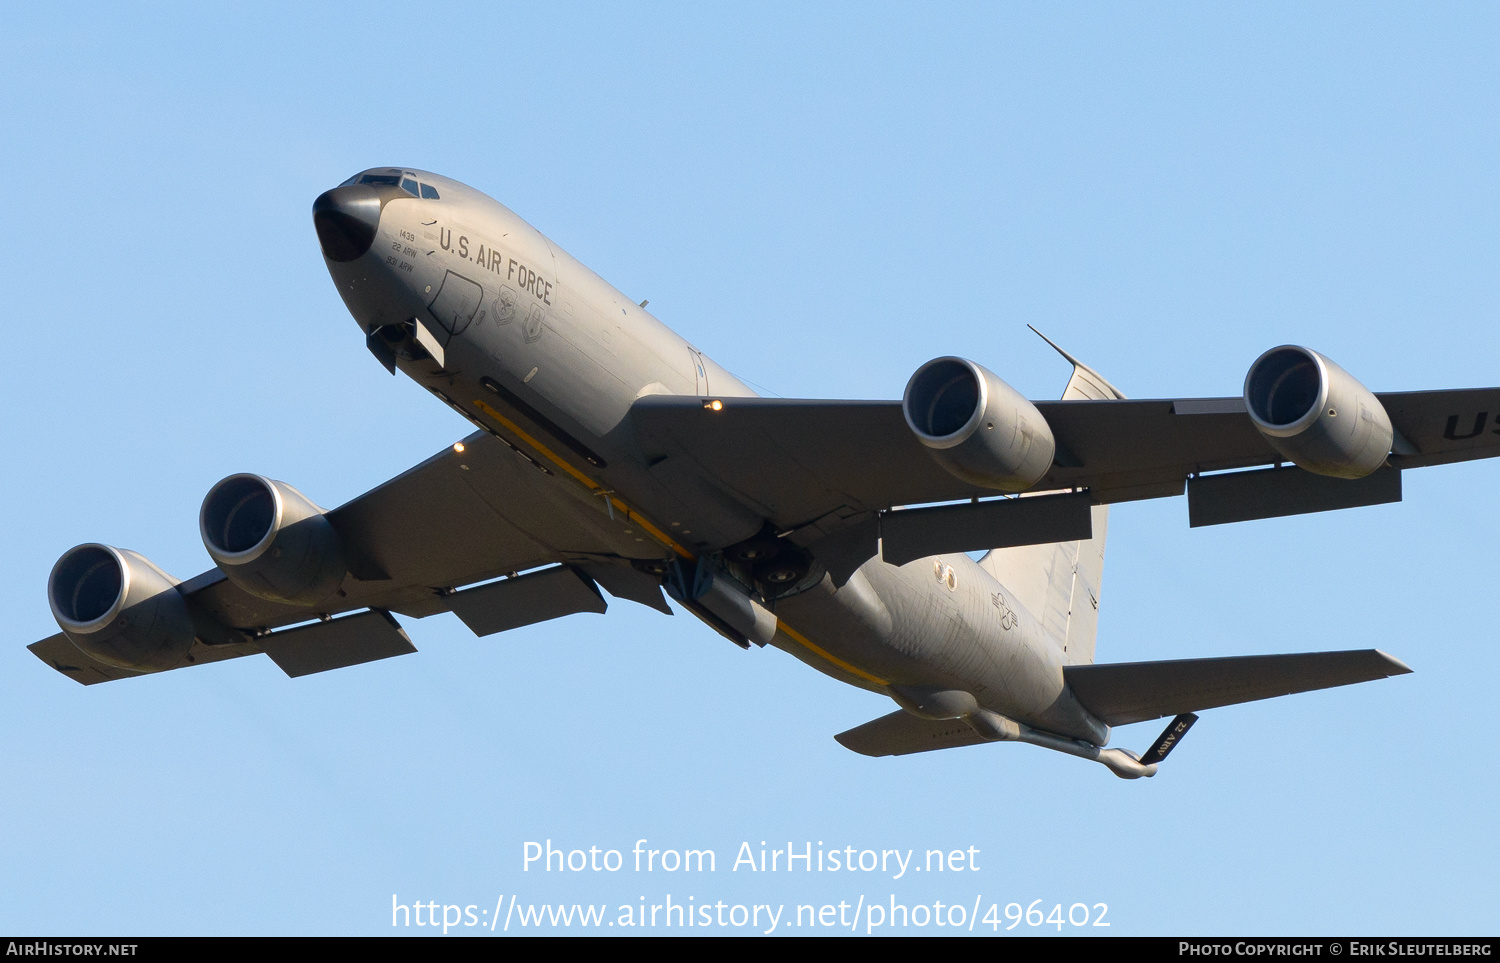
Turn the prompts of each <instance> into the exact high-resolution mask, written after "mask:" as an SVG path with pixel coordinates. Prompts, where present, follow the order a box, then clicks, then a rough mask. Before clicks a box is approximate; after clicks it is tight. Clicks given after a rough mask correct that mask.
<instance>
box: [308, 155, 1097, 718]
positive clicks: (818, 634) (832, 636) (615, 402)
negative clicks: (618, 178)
mask: <svg viewBox="0 0 1500 963" xmlns="http://www.w3.org/2000/svg"><path fill="white" fill-rule="evenodd" d="M371 174H374V175H380V174H389V175H390V176H397V175H399V176H400V177H401V178H403V179H407V180H408V181H419V182H420V184H425V185H427V186H428V190H427V191H426V193H427V194H429V195H430V194H436V195H437V196H436V197H430V196H429V197H421V196H412V195H413V192H412V190H411V188H407V189H406V190H403V189H401V187H400V186H399V185H394V186H393V185H391V184H376V185H373V186H367V185H354V186H351V187H341V188H340V189H339V190H340V191H344V192H345V193H346V194H348V195H349V196H351V197H353V196H355V195H356V188H357V189H358V191H361V192H363V193H362V194H360V195H359V196H358V197H356V200H359V202H360V203H362V204H364V205H365V210H366V212H370V211H373V212H375V213H373V214H370V213H366V214H365V215H363V216H365V218H366V220H367V221H368V222H370V223H369V225H368V226H369V227H371V228H373V237H370V238H369V246H368V249H367V250H364V251H363V252H362V253H357V254H355V253H354V251H348V252H345V253H346V254H353V255H354V256H351V257H348V258H347V259H345V260H336V259H334V258H327V263H328V268H329V271H330V273H331V275H332V276H333V279H334V281H335V283H336V284H337V287H338V290H339V293H340V295H341V296H342V297H343V299H344V302H345V304H346V305H347V306H348V308H349V310H350V312H351V313H352V314H353V316H354V318H355V320H356V321H358V322H359V324H360V326H361V328H362V329H363V330H364V331H365V332H366V334H367V335H370V336H371V339H372V341H374V339H376V338H380V337H382V334H383V333H385V332H391V334H390V336H389V337H387V338H386V342H387V343H388V346H389V347H388V350H389V351H390V353H391V355H392V356H393V357H392V358H391V363H393V364H394V366H395V367H398V368H399V369H400V370H401V371H402V372H403V373H405V374H406V375H408V376H409V377H411V378H412V379H413V380H415V381H416V382H417V383H419V384H421V385H423V386H424V387H426V388H428V389H429V390H430V391H432V392H433V393H434V394H436V395H438V396H439V397H440V398H441V399H442V400H443V401H445V402H446V403H448V404H449V405H451V406H452V407H454V408H455V409H457V410H458V411H460V412H461V413H462V414H463V415H464V416H465V417H466V418H468V419H469V420H470V421H472V422H473V423H474V424H476V425H478V426H479V427H481V428H483V429H484V430H486V431H489V432H490V433H491V434H494V435H496V436H497V437H500V438H501V439H502V440H504V441H505V442H506V443H507V444H509V445H511V446H512V447H513V448H514V449H515V450H516V451H517V453H518V455H520V456H521V457H523V458H525V459H527V460H530V461H531V462H532V463H533V464H534V465H536V466H537V467H538V468H539V469H544V470H545V471H546V472H548V473H550V477H549V478H547V483H549V484H551V485H553V486H557V487H558V488H559V489H561V491H560V492H559V494H558V497H559V498H561V499H563V500H564V502H566V503H569V504H576V510H577V511H578V512H579V513H588V514H591V515H592V516H595V517H597V515H598V513H599V511H600V509H601V508H602V509H604V510H605V511H607V512H608V518H609V520H610V521H611V522H614V523H616V524H613V525H611V526H606V528H607V531H608V533H609V534H608V537H609V538H610V546H611V548H612V549H613V551H614V552H615V553H616V554H617V555H618V556H619V557H620V558H623V559H635V560H641V561H649V560H652V559H668V560H679V559H682V560H692V559H697V558H699V557H709V558H711V557H715V555H716V553H719V552H721V551H722V550H723V549H725V548H726V547H728V546H731V545H734V544H736V543H741V542H743V541H744V540H746V539H750V538H753V537H755V536H756V535H757V532H759V531H761V529H762V528H763V526H764V525H765V522H764V519H763V518H762V517H761V516H760V515H759V514H757V513H756V512H755V511H754V510H753V509H752V508H750V507H748V506H746V505H745V504H743V503H742V502H741V501H739V500H736V499H735V498H734V497H733V496H732V495H730V494H729V493H727V492H726V491H724V489H723V488H722V487H721V486H718V485H715V484H714V483H713V481H712V480H711V479H708V478H705V477H702V476H701V475H699V474H697V473H695V472H694V471H693V470H692V466H678V465H657V464H650V463H649V458H648V457H647V455H646V453H645V452H644V451H643V450H642V448H641V445H640V444H639V443H638V442H637V440H636V435H635V431H634V430H633V427H632V425H631V422H630V411H631V406H632V404H633V403H635V402H636V400H637V399H639V398H642V397H645V396H648V395H653V394H671V395H678V396H697V397H702V398H704V399H705V402H706V403H707V402H711V399H714V398H725V397H733V396H746V395H753V394H754V392H752V391H751V390H750V389H749V388H748V387H746V386H745V385H744V384H743V383H742V382H740V381H739V380H738V379H736V378H735V377H734V376H733V375H731V374H730V373H729V372H728V371H726V370H725V369H723V368H722V367H720V366H719V365H717V364H715V363H714V362H713V361H712V360H710V359H709V358H707V357H705V356H704V355H703V354H702V353H701V352H699V351H698V350H697V349H696V348H695V347H694V346H693V345H691V344H689V343H688V342H687V341H685V340H683V339H682V338H681V337H679V336H678V335H677V334H675V333H674V332H673V331H671V330H670V329H669V328H667V327H666V326H665V325H664V324H662V323H661V322H660V321H658V320H657V319H656V318H655V317H653V316H652V315H651V314H650V313H649V312H647V311H646V310H645V309H644V308H643V307H641V306H639V305H637V304H636V303H635V302H633V301H631V300H630V299H629V298H627V297H625V295H623V294H622V293H620V292H619V291H618V290H616V289H615V288H614V287H612V286H611V285H610V284H608V283H607V282H605V281H604V280H603V279H602V278H600V277H599V276H598V275H596V274H594V273H593V272H592V271H590V270H589V269H588V268H586V267H584V266H583V265H582V264H580V263H579V262H578V261H577V260H575V259H574V258H572V257H571V256H570V255H568V254H567V253H566V252H565V251H563V250H561V249H560V248H558V247H557V246H556V245H555V244H553V243H552V242H550V241H549V240H548V239H547V238H546V237H544V236H543V235H542V234H541V233H539V232H538V231H537V230H536V229H535V228H533V227H531V226H530V225H529V224H527V223H526V222H525V221H524V220H522V219H521V218H520V217H518V216H517V215H516V214H515V213H513V212H512V211H510V210H509V209H507V208H506V207H504V206H503V205H501V204H499V203H498V202H496V201H494V200H493V199H491V198H489V197H487V196H486V195H484V194H481V193H479V192H478V191H475V190H473V189H472V188H469V187H466V186H465V185H463V184H460V183H458V182H455V181H452V180H449V179H447V178H444V177H440V176H437V175H433V174H427V173H424V172H420V171H410V170H407V171H401V170H398V169H395V168H391V169H375V170H373V171H370V172H366V176H368V175H371ZM353 180H355V179H351V181H353ZM334 193H335V192H330V194H329V195H325V197H329V196H330V195H333V194H334ZM419 193H420V192H419ZM365 194H367V195H369V197H364V195H365ZM370 198H376V199H378V205H379V206H378V208H376V207H374V206H373V205H374V203H375V201H374V200H371V199H370ZM321 203H323V199H322V198H320V204H321ZM351 209H353V208H351ZM339 216H343V215H342V214H340V215H339ZM377 218H378V220H377ZM350 233H356V234H357V233H358V231H357V230H351V232H350ZM322 236H323V228H322V227H321V226H320V237H322ZM324 250H325V257H327V254H328V251H329V243H328V240H327V239H326V238H325V239H324ZM356 250H357V249H356ZM335 253H338V250H337V249H336V250H335ZM413 320H415V321H416V322H417V323H418V324H419V325H420V327H421V329H422V330H420V331H417V328H416V327H414V326H413V325H412V321H413ZM402 326H405V327H402ZM403 331H404V332H416V335H415V336H414V337H413V338H411V339H409V340H400V339H399V338H398V337H397V336H398V335H400V334H401V333H402V332H403ZM434 342H436V345H435V346H434ZM376 347H377V348H378V347H380V346H379V345H378V344H377V345H376ZM427 349H430V350H427ZM381 350H387V349H385V348H382V349H381ZM377 353H378V352H377ZM497 508H498V510H500V511H502V512H503V511H504V509H505V506H503V505H501V506H497ZM520 521H524V520H520ZM551 547H552V548H554V549H555V550H556V551H557V552H558V554H559V556H560V557H565V556H566V555H567V553H568V550H569V547H568V546H567V545H565V544H561V545H553V546H551ZM817 574H818V573H817V572H814V573H813V577H812V578H810V579H808V580H806V584H803V585H801V586H799V590H798V591H796V592H794V593H791V594H787V595H783V596H781V597H779V598H777V599H775V601H774V603H773V608H774V614H775V618H776V631H775V635H774V638H773V639H772V640H771V641H772V644H773V645H775V646H777V647H778V648H781V649H784V650H785V651H787V652H789V653H791V654H792V655H794V656H796V657H797V658H799V659H801V660H803V661H804V662H806V663H808V664H809V665H811V666H813V667H815V668H817V669H819V670H820V671H822V672H825V673H827V674H828V675H831V676H833V677H835V678H837V679H840V680H842V681H844V682H848V683H850V684H852V685H856V686H860V687H863V688H866V689H870V690H872V691H876V692H882V693H885V694H888V695H891V696H893V697H894V698H896V699H897V701H898V702H900V703H901V704H902V705H903V706H905V707H907V708H909V709H910V708H913V703H914V702H916V703H920V702H921V701H922V696H923V694H924V693H938V694H941V693H944V692H948V691H953V692H959V693H968V694H971V695H972V696H973V698H974V700H975V701H976V702H977V703H978V705H979V706H981V707H983V708H985V709H988V710H991V711H993V712H997V713H999V714H1001V715H1004V716H1006V717H1009V718H1011V719H1015V720H1017V721H1019V722H1021V723H1024V724H1026V725H1029V726H1031V727H1034V728H1037V729H1041V730H1045V731H1049V732H1054V733H1059V734H1062V735H1065V736H1069V737H1072V738H1077V739H1084V740H1087V741H1089V742H1092V743H1094V744H1098V745H1102V744H1103V743H1104V742H1105V741H1106V740H1107V738H1108V728H1107V727H1105V726H1103V725H1102V724H1101V723H1100V722H1098V721H1097V720H1095V719H1093V718H1092V717H1091V716H1089V714H1088V713H1087V712H1086V711H1085V710H1084V709H1083V708H1082V707H1081V706H1079V705H1078V703H1077V702H1076V701H1075V700H1074V699H1073V697H1072V695H1071V693H1070V692H1069V690H1068V689H1067V686H1066V684H1065V683H1064V679H1063V672H1062V668H1063V666H1064V665H1065V664H1067V662H1068V661H1069V659H1070V656H1069V655H1068V654H1067V653H1066V652H1065V650H1064V645H1065V640H1063V639H1058V638H1055V637H1054V636H1053V635H1052V634H1051V633H1049V632H1047V631H1045V630H1044V628H1043V626H1042V624H1041V622H1040V621H1039V617H1040V616H1041V615H1042V613H1033V612H1031V611H1029V610H1028V608H1027V607H1026V606H1025V605H1023V604H1022V603H1021V602H1020V601H1019V600H1018V599H1017V598H1016V597H1015V596H1014V595H1013V594H1012V593H1011V592H1009V591H1008V590H1007V589H1006V588H1005V587H1004V586H1002V585H1001V584H1000V583H999V582H998V581H997V580H996V579H995V578H994V577H993V576H992V575H991V574H990V573H989V572H988V571H986V570H985V569H984V568H983V567H981V566H980V565H979V564H977V563H976V562H975V561H973V560H972V559H971V558H969V557H968V556H966V555H962V554H955V555H952V556H944V557H940V558H926V559H921V560H918V561H914V562H911V563H909V564H906V565H903V566H899V567H897V566H893V565H890V564H888V563H886V562H884V561H882V560H881V559H880V557H879V555H878V553H877V555H876V556H875V557H874V558H871V559H870V560H869V561H867V562H865V563H864V564H863V565H862V566H861V567H860V568H859V569H858V570H857V571H856V572H855V573H854V574H853V575H852V576H851V577H850V578H849V579H848V580H847V581H846V582H845V583H844V584H843V585H841V586H835V584H834V582H833V580H832V579H830V578H828V577H826V576H823V577H822V578H821V579H818V578H817ZM1090 649H1091V647H1090ZM1090 656H1091V651H1090ZM1074 658H1075V659H1076V657H1074ZM918 710H919V711H920V707H918Z"/></svg>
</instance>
